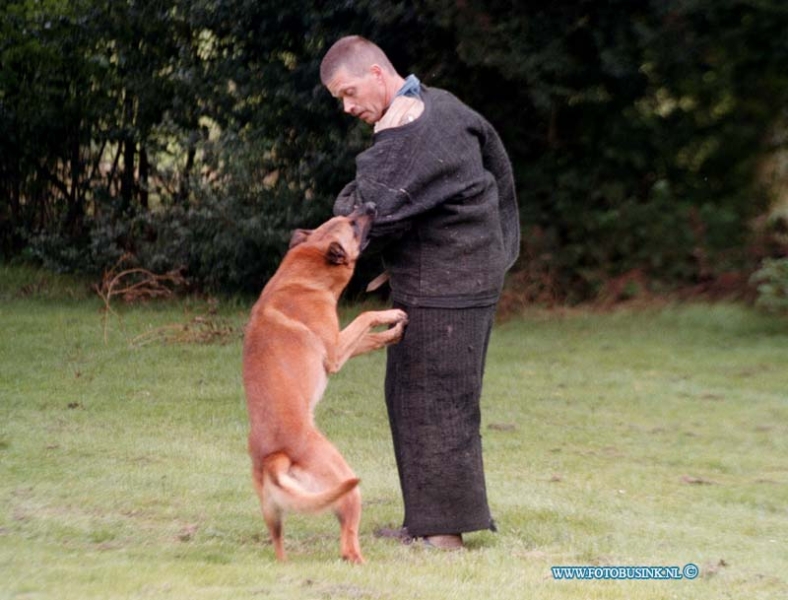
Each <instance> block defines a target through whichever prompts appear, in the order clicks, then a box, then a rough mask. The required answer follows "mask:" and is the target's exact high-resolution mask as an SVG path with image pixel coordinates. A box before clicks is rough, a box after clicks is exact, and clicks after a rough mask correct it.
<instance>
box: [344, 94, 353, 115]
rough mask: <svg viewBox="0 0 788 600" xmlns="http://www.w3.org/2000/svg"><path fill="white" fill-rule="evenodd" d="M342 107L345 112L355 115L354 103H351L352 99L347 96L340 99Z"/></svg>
mask: <svg viewBox="0 0 788 600" xmlns="http://www.w3.org/2000/svg"><path fill="white" fill-rule="evenodd" d="M342 108H343V109H344V111H345V112H346V113H347V114H349V115H353V116H355V113H354V112H353V111H354V110H355V108H356V105H355V104H354V103H353V101H352V100H350V99H348V98H343V99H342Z"/></svg>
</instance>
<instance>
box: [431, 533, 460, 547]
mask: <svg viewBox="0 0 788 600" xmlns="http://www.w3.org/2000/svg"><path fill="white" fill-rule="evenodd" d="M424 545H425V546H429V547H430V548H437V549H438V550H462V549H463V548H465V544H464V543H463V541H462V535H461V534H456V535H427V536H425V537H424Z"/></svg>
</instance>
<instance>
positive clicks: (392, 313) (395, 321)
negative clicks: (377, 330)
mask: <svg viewBox="0 0 788 600" xmlns="http://www.w3.org/2000/svg"><path fill="white" fill-rule="evenodd" d="M384 312H385V313H386V321H385V323H386V324H388V325H407V324H408V313H406V312H405V311H404V310H400V309H399V308H392V309H391V310H387V311H384Z"/></svg>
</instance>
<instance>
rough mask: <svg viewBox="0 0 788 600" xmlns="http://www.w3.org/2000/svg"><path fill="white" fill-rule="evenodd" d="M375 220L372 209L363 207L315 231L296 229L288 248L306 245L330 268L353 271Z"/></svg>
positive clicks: (366, 206)
mask: <svg viewBox="0 0 788 600" xmlns="http://www.w3.org/2000/svg"><path fill="white" fill-rule="evenodd" d="M374 218H375V205H374V204H371V203H367V204H363V205H361V206H359V207H357V208H356V210H354V211H353V212H352V213H350V214H349V215H347V216H344V217H334V218H333V219H329V220H328V221H326V222H325V223H323V224H322V225H321V226H320V227H318V228H317V229H296V230H295V231H294V232H293V235H292V237H291V238H290V248H291V249H292V248H295V247H297V246H301V245H307V246H309V247H312V248H316V249H318V250H319V251H320V252H321V253H322V254H323V256H324V257H325V260H326V262H327V263H328V264H329V265H344V266H349V267H353V266H355V264H356V259H358V256H359V254H361V251H362V250H363V249H364V247H365V246H366V245H367V236H368V235H369V230H370V229H371V227H372V221H373V219H374Z"/></svg>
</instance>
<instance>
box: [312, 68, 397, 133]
mask: <svg viewBox="0 0 788 600" xmlns="http://www.w3.org/2000/svg"><path fill="white" fill-rule="evenodd" d="M326 87H327V88H328V91H329V92H331V95H332V96H334V98H337V99H339V100H341V101H342V108H343V109H344V111H345V112H346V113H348V114H350V115H353V116H354V117H358V118H359V119H361V120H362V121H364V122H366V123H369V124H370V125H372V124H373V123H376V122H377V121H379V120H380V118H381V117H382V116H383V113H384V112H385V110H386V106H388V102H387V98H386V85H385V83H384V80H383V77H382V74H381V71H380V67H378V66H377V65H372V67H370V69H369V70H368V71H366V72H365V73H364V74H363V75H361V76H355V75H351V74H350V73H349V72H348V71H347V69H345V68H344V67H340V68H339V70H338V71H337V73H336V75H335V76H334V78H333V79H332V80H331V81H329V82H328V84H327V85H326Z"/></svg>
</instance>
